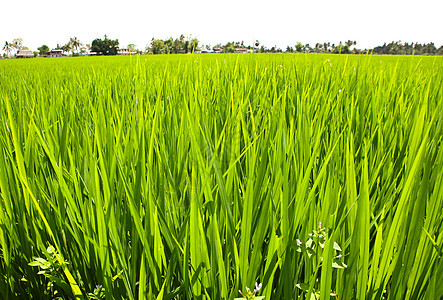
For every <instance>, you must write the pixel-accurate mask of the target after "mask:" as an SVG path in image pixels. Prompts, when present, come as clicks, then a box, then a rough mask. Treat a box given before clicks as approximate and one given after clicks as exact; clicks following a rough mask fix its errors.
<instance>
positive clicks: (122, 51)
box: [117, 49, 137, 55]
mask: <svg viewBox="0 0 443 300" xmlns="http://www.w3.org/2000/svg"><path fill="white" fill-rule="evenodd" d="M117 54H118V55H135V54H137V52H135V51H133V50H131V49H119V50H118V51H117Z"/></svg>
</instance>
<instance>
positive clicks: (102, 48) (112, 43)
mask: <svg viewBox="0 0 443 300" xmlns="http://www.w3.org/2000/svg"><path fill="white" fill-rule="evenodd" d="M118 45H119V42H118V39H115V40H112V39H109V38H108V37H107V36H106V35H105V36H104V38H103V39H99V38H97V39H95V40H93V41H92V43H91V51H92V52H96V53H97V54H100V55H117V51H118Z"/></svg>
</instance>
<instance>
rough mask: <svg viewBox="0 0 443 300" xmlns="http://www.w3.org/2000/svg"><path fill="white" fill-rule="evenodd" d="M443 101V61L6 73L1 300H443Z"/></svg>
mask: <svg viewBox="0 0 443 300" xmlns="http://www.w3.org/2000/svg"><path fill="white" fill-rule="evenodd" d="M441 82H443V60H442V58H441V57H419V56H408V57H406V56H396V57H390V56H371V55H362V56H358V55H354V56H346V55H308V54H272V55H271V54H251V55H234V54H233V55H228V54H226V55H224V54H220V55H199V54H192V55H161V56H129V57H75V58H74V57H73V58H60V59H43V58H41V59H40V58H37V59H34V60H26V61H25V60H3V61H0V299H46V298H48V293H52V294H51V296H54V293H55V291H57V293H56V295H55V296H57V295H58V296H59V297H62V296H63V297H65V298H68V299H72V298H80V299H87V298H91V299H97V298H98V299H234V298H236V297H238V296H239V293H238V291H239V290H243V291H244V288H245V287H246V286H248V285H250V284H251V283H253V282H260V283H262V287H261V289H260V292H261V296H260V297H265V298H264V299H297V298H300V299H304V298H309V297H312V295H314V297H316V296H319V297H320V299H322V300H323V299H329V298H330V297H331V291H332V292H333V293H334V295H335V296H333V297H334V298H337V299H382V298H385V299H398V298H404V299H441V298H442V297H443V286H442V285H441V284H440V278H442V276H443V261H442V249H443V248H442V247H443V246H442V244H443V241H442V240H443V234H442V232H441V228H442V224H443V215H442V214H441V212H442V211H443V184H442V183H443V167H442V166H443V151H442V139H443V101H442V99H443V86H442V85H441ZM320 221H321V222H322V223H321V224H322V225H321V226H322V227H321V229H318V224H319V222H320ZM323 228H325V229H324V230H323ZM313 229H315V232H313ZM310 234H311V236H310ZM297 239H299V240H300V241H303V244H302V245H303V246H306V245H307V244H306V242H307V241H308V240H309V239H311V240H312V242H310V244H309V246H308V247H306V248H303V249H302V248H301V247H300V245H299V244H298V243H297ZM322 245H323V246H324V247H322ZM336 245H340V246H339V248H340V249H341V251H340V253H341V254H342V257H340V258H338V257H337V256H338V255H339V253H338V252H337V249H338V247H337V246H336ZM48 247H50V248H49V249H50V252H51V253H48ZM309 249H311V250H312V251H313V252H315V253H316V256H315V255H311V257H309V255H308V253H310V254H312V253H311V252H312V251H310V250H309ZM299 251H301V252H299ZM314 257H316V258H315V259H314ZM35 258H42V259H43V260H45V261H46V262H45V261H43V260H40V263H39V266H44V267H47V269H45V270H50V271H48V273H46V271H45V274H46V275H50V276H55V277H51V278H48V276H45V274H38V273H39V272H40V271H43V269H42V268H39V269H38V268H37V266H33V265H35V264H37V263H36V261H37V262H38V261H39V260H36V259H35ZM321 258H323V261H328V262H331V263H330V264H329V263H328V264H324V263H322V260H321ZM47 262H50V263H49V265H48V263H47ZM67 262H69V264H68V263H67ZM333 262H335V263H337V264H338V265H340V264H341V266H345V265H346V266H347V267H346V268H334V267H333V266H335V265H333V264H332V263H333ZM30 264H31V265H30ZM54 274H55V275H54ZM48 283H49V285H50V290H49V292H48V290H47V287H48ZM297 284H299V286H300V287H302V284H303V286H304V287H308V289H305V290H307V291H308V292H307V293H306V292H304V291H303V290H302V289H300V288H298V287H297ZM314 290H315V291H314ZM309 291H311V292H309ZM313 292H314V293H313ZM246 293H247V291H246ZM246 293H245V294H246ZM251 293H252V294H253V293H254V292H253V291H251Z"/></svg>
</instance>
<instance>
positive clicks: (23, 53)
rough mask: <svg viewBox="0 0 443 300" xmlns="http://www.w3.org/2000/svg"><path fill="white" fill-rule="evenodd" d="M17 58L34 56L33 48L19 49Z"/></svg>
mask: <svg viewBox="0 0 443 300" xmlns="http://www.w3.org/2000/svg"><path fill="white" fill-rule="evenodd" d="M15 57H16V58H30V57H34V53H32V51H31V50H19V51H18V52H17V55H16V56H15Z"/></svg>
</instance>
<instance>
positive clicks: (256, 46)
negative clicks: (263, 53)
mask: <svg viewBox="0 0 443 300" xmlns="http://www.w3.org/2000/svg"><path fill="white" fill-rule="evenodd" d="M254 46H255V48H258V46H260V42H259V41H258V40H255V43H254Z"/></svg>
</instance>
